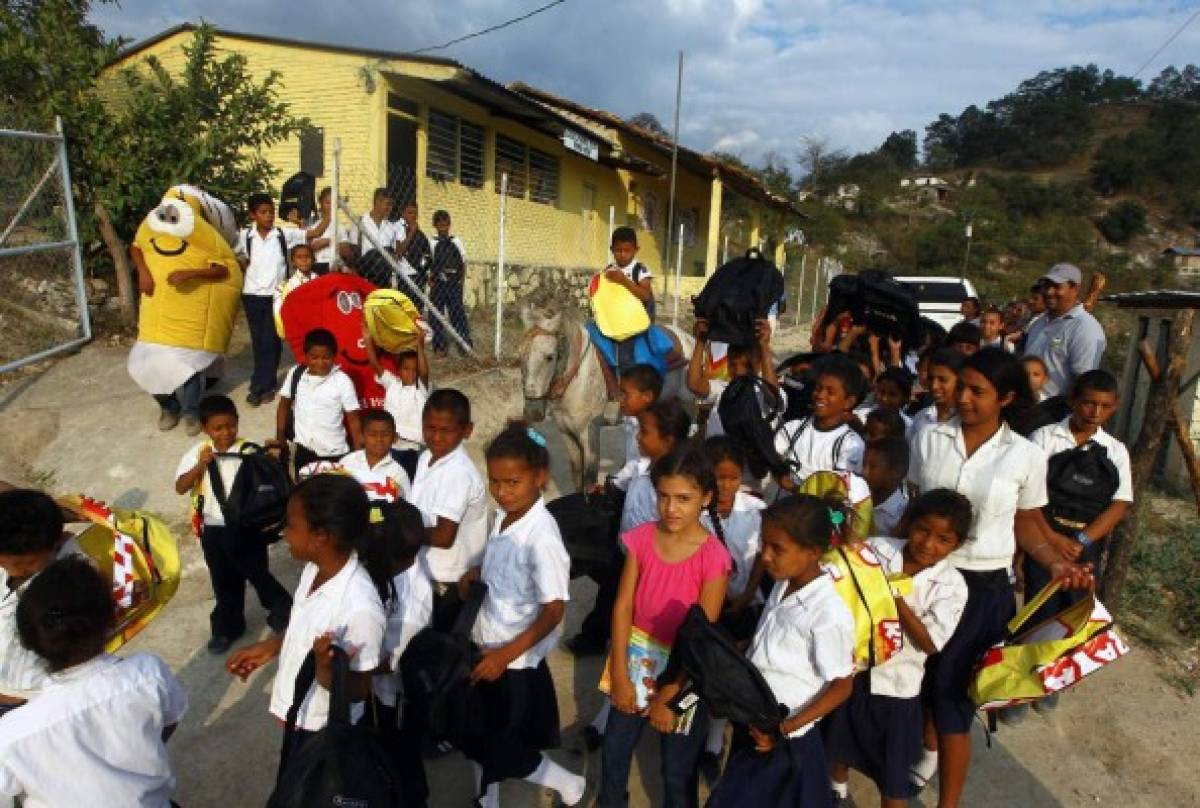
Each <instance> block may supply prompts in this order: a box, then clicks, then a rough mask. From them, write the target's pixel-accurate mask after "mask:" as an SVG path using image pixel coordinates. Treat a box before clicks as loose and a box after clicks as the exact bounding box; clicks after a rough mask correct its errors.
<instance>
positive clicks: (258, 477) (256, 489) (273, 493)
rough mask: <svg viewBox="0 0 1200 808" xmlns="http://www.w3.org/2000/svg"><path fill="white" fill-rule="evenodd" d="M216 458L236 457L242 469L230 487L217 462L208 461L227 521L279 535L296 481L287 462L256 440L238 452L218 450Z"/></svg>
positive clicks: (211, 484)
mask: <svg viewBox="0 0 1200 808" xmlns="http://www.w3.org/2000/svg"><path fill="white" fill-rule="evenodd" d="M213 457H214V458H216V459H220V458H223V457H235V458H237V460H238V470H237V473H236V474H234V476H233V482H232V483H231V484H230V486H229V490H228V491H226V490H225V481H224V480H223V479H222V478H221V475H220V474H219V473H218V469H217V466H218V464H217V463H215V462H214V463H209V464H208V483H209V488H210V489H211V490H212V493H213V496H214V497H216V500H217V505H218V506H219V507H220V508H221V515H222V516H224V517H225V524H226V526H227V527H229V528H230V529H233V530H243V531H250V532H254V533H263V534H266V535H268V536H271V537H272V540H276V539H278V538H279V534H280V530H281V529H282V528H283V518H284V514H285V513H286V512H287V499H288V495H289V494H291V492H292V483H291V480H290V479H288V474H287V470H286V469H285V468H284V466H283V464H282V463H280V462H279V461H278V460H276V459H275V458H274V457H272V456H271V455H269V454H267V453H266V452H265V451H263V449H262V447H261V446H259V445H258V444H255V443H249V442H245V443H242V444H241V445H240V446H239V447H238V450H237V451H236V452H215V453H214V454H213Z"/></svg>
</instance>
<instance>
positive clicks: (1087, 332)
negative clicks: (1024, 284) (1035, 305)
mask: <svg viewBox="0 0 1200 808" xmlns="http://www.w3.org/2000/svg"><path fill="white" fill-rule="evenodd" d="M1041 282H1042V294H1043V296H1044V297H1045V300H1046V314H1045V315H1044V316H1042V317H1039V318H1038V319H1037V320H1036V321H1035V322H1033V323H1031V324H1030V326H1029V332H1028V336H1027V337H1026V341H1025V355H1026V356H1036V357H1039V358H1040V359H1041V360H1042V361H1043V362H1045V363H1046V369H1047V371H1048V375H1047V378H1046V386H1045V387H1044V388H1042V389H1043V392H1044V393H1045V394H1046V395H1047V396H1059V395H1064V396H1065V395H1066V394H1067V393H1069V392H1070V391H1071V382H1073V381H1074V380H1075V377H1076V376H1078V375H1080V374H1081V373H1086V372H1087V371H1089V370H1095V369H1096V368H1098V367H1100V359H1101V357H1103V356H1104V349H1105V347H1106V346H1107V344H1108V340H1107V339H1105V337H1104V329H1103V328H1101V326H1100V323H1099V321H1097V320H1096V318H1095V317H1093V316H1092V315H1091V314H1090V313H1089V312H1088V311H1087V310H1086V309H1084V307H1083V304H1082V303H1080V302H1079V291H1080V286H1081V285H1082V283H1083V273H1081V272H1080V271H1079V267H1077V266H1075V265H1073V264H1055V265H1054V266H1052V267H1051V268H1050V271H1049V272H1047V273H1046V274H1045V275H1043V276H1042V281H1041Z"/></svg>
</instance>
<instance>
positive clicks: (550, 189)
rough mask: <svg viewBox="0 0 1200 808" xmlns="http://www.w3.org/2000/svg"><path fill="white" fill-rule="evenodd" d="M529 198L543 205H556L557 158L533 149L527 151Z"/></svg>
mask: <svg viewBox="0 0 1200 808" xmlns="http://www.w3.org/2000/svg"><path fill="white" fill-rule="evenodd" d="M509 181H510V182H511V180H509ZM529 198H530V199H531V200H533V201H534V202H541V203H542V204H545V205H556V204H558V158H557V157H555V156H554V155H551V154H546V152H544V151H538V150H537V149H534V148H530V149H529Z"/></svg>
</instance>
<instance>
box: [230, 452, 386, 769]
mask: <svg viewBox="0 0 1200 808" xmlns="http://www.w3.org/2000/svg"><path fill="white" fill-rule="evenodd" d="M369 524H370V521H369V505H368V502H367V495H366V492H364V491H363V487H362V486H361V485H360V484H359V483H358V481H356V480H355V479H354V478H353V477H351V476H349V475H345V474H315V475H313V476H312V477H309V478H308V479H307V480H305V481H304V482H302V483H300V484H299V485H297V486H296V488H295V490H293V491H292V495H291V497H289V498H288V504H287V516H286V520H285V522H284V539H285V540H286V541H287V544H288V550H289V551H291V554H292V557H293V558H295V559H296V560H298V561H303V562H306V563H305V565H304V569H303V571H302V572H301V573H300V583H299V584H298V585H297V587H296V594H295V597H294V598H293V600H292V613H291V618H290V621H289V623H288V627H287V630H286V631H285V632H284V633H283V634H275V635H273V636H272V637H270V638H269V639H266V640H263V641H261V642H257V643H254V644H253V645H249V646H247V647H245V648H242V649H240V650H238V651H235V652H234V653H233V654H231V655H230V656H229V659H228V660H226V662H225V668H226V670H228V671H229V672H230V673H231V674H233V675H234V676H237V677H239V678H240V679H242V680H243V681H245V679H246V678H247V677H248V676H249V675H250V674H251V673H253V672H254V671H256V670H258V669H259V668H261V667H262V666H263V665H266V664H267V663H268V662H270V661H271V660H272V659H274V658H275V657H279V667H278V670H277V671H276V673H275V682H274V684H273V685H272V687H271V704H270V711H271V714H272V715H274V716H275V717H276V718H278V719H279V720H280V721H284V720H286V719H287V714H288V709H289V708H290V707H291V705H292V700H293V696H294V692H293V691H294V690H295V684H296V675H297V673H299V671H300V668H301V666H302V665H303V664H304V660H305V658H306V657H307V656H308V654H309V653H310V652H311V653H313V654H314V655H315V657H316V663H317V668H316V684H315V685H314V686H313V689H312V690H311V691H310V692H309V693H308V694H307V695H306V696H305V698H304V701H303V702H302V704H301V706H300V712H299V714H298V716H297V720H296V731H295V733H294V734H292V735H291V736H290V740H289V743H288V746H287V747H286V748H285V749H284V750H283V756H284V758H285V759H286V758H287V757H289V756H291V755H294V754H295V753H296V752H298V751H299V750H300V748H301V747H302V746H303V745H304V744H305V743H307V742H308V741H309V740H311V739H312V737H313V736H314V735H316V733H317V732H318V731H319V730H321V729H323V728H324V727H325V725H326V723H328V720H329V692H330V691H329V689H330V684H331V682H332V680H333V665H332V663H333V651H332V648H331V646H333V645H334V644H335V643H336V644H337V645H338V646H340V647H341V648H342V649H343V650H344V651H345V652H346V653H347V655H348V656H349V657H350V677H349V682H348V687H349V692H350V701H351V703H352V706H351V720H355V721H357V720H358V719H359V718H360V717H361V716H362V714H363V707H362V702H363V700H364V699H366V698H367V696H368V695H369V694H370V692H371V676H372V674H373V673H374V672H375V669H376V668H378V667H379V663H380V650H381V648H382V646H383V635H384V630H385V628H386V617H385V613H384V611H383V604H382V602H381V601H380V599H379V592H378V589H377V587H376V584H375V582H373V581H372V580H371V577H370V575H369V574H368V572H367V570H366V568H365V567H364V566H362V565H361V564H360V563H359V560H358V552H357V550H358V548H359V547H360V546H361V544H362V542H363V540H364V538H365V537H366V536H367V534H368V526H369Z"/></svg>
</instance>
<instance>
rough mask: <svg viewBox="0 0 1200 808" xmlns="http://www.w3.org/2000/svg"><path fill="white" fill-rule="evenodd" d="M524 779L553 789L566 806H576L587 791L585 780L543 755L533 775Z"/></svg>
mask: <svg viewBox="0 0 1200 808" xmlns="http://www.w3.org/2000/svg"><path fill="white" fill-rule="evenodd" d="M525 779H526V780H527V781H528V782H530V783H533V784H534V785H539V786H545V787H546V788H552V789H554V790H555V791H557V792H558V793H559V796H561V797H562V801H563V802H564V803H566V804H567V805H577V804H578V803H579V801H580V800H582V799H583V792H584V791H585V790H586V789H587V780H585V779H583V778H582V777H580V776H579V775H578V774H571V772H569V771H567V770H566V769H564V768H563V767H562V766H559V765H558V764H557V763H555V762H554V761H553V760H551V759H550V758H548V757H546V756H545V755H542V762H541V763H539V764H538V767H537V768H536V769H534V770H533V774H531V775H529V776H528V777H526V778H525Z"/></svg>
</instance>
